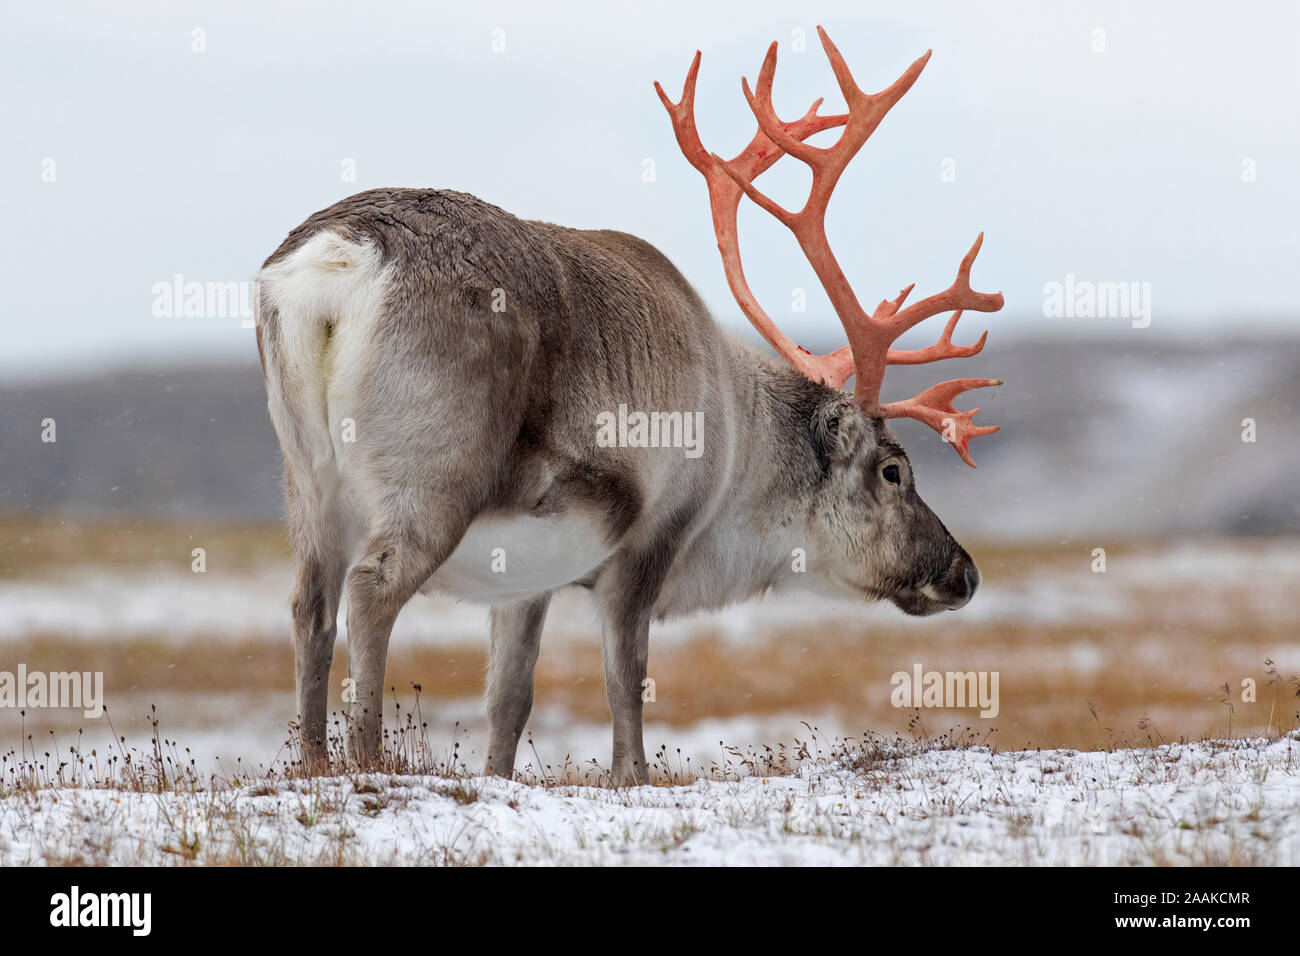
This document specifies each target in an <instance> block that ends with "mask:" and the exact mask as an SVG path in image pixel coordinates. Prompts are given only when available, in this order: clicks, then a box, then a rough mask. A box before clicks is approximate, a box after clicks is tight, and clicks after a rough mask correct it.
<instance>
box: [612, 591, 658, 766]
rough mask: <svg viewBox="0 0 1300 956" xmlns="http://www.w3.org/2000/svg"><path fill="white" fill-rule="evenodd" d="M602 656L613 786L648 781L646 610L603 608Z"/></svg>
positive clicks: (648, 623) (647, 610)
mask: <svg viewBox="0 0 1300 956" xmlns="http://www.w3.org/2000/svg"><path fill="white" fill-rule="evenodd" d="M601 655H602V657H603V659H604V662H605V699H606V700H607V701H608V702H609V714H610V717H611V718H612V719H613V723H614V758H613V763H612V764H611V770H610V774H611V777H612V781H613V784H614V786H616V787H632V786H639V785H641V784H645V783H649V782H650V768H649V765H648V764H647V763H646V759H645V742H644V740H643V739H642V730H641V711H642V701H641V692H642V685H643V683H644V682H645V677H646V668H647V667H648V665H649V660H650V614H649V609H648V608H647V609H645V610H644V611H642V610H641V609H636V608H629V607H628V606H627V605H622V606H618V605H617V604H616V606H615V607H612V608H611V607H608V606H607V607H606V609H605V623H604V634H603V641H602V643H601Z"/></svg>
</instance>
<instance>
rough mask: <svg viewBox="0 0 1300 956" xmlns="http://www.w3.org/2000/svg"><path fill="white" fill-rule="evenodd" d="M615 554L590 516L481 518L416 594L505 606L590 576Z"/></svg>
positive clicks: (599, 524)
mask: <svg viewBox="0 0 1300 956" xmlns="http://www.w3.org/2000/svg"><path fill="white" fill-rule="evenodd" d="M613 550H614V548H613V547H612V546H611V545H610V544H609V543H608V540H607V538H606V534H605V532H604V530H603V528H602V522H601V521H600V520H599V519H598V518H597V517H595V516H594V515H586V514H583V513H581V512H577V513H575V512H572V511H570V512H568V513H566V514H562V515H553V516H546V517H539V516H536V515H530V514H524V513H510V514H501V513H496V514H489V515H483V516H481V517H479V518H477V519H475V521H474V523H473V524H471V525H470V526H469V530H467V531H466V532H465V536H464V537H463V538H461V541H460V544H459V545H458V546H457V547H456V550H455V551H454V552H453V553H452V555H451V557H450V558H448V559H447V560H446V561H445V562H443V564H442V566H441V567H440V568H438V570H437V571H436V572H435V573H434V575H433V577H431V578H429V580H428V581H427V582H425V585H424V587H422V588H421V589H420V590H421V591H424V592H425V593H428V592H430V591H438V592H441V593H443V594H447V595H450V596H451V597H456V598H461V599H462V600H466V601H473V602H475V603H482V604H493V605H500V604H509V603H511V602H513V601H517V600H520V599H522V598H526V597H532V596H533V595H536V594H540V593H542V592H545V591H551V590H554V589H555V588H560V587H564V586H565V585H568V584H572V583H574V582H575V581H578V580H580V579H582V578H584V577H586V576H588V575H589V574H590V573H591V572H592V571H594V570H595V569H596V568H598V567H599V566H600V565H601V564H602V563H603V562H604V561H605V559H606V558H608V557H609V556H610V554H612V553H613Z"/></svg>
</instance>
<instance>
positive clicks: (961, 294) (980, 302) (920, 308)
mask: <svg viewBox="0 0 1300 956" xmlns="http://www.w3.org/2000/svg"><path fill="white" fill-rule="evenodd" d="M983 244H984V233H982V232H981V233H980V234H979V235H978V236H976V237H975V244H974V245H972V246H971V247H970V251H969V252H967V253H966V255H965V257H963V258H962V260H961V266H960V267H959V268H958V269H957V278H956V279H954V280H953V282H952V285H950V286H949V287H948V288H946V289H944V290H943V291H942V292H938V293H935V294H934V295H930V296H926V297H925V298H924V299H922V300H921V301H920V302H913V303H912V304H911V305H909V306H908V307H907V308H905V309H903V310H902V311H901V312H897V313H896V314H894V315H892V316H891V317H890V323H889V324H890V326H891V327H892V328H893V329H894V330H895V331H894V337H895V338H897V337H898V336H899V335H902V334H903V333H904V332H906V331H907V330H908V329H910V328H912V326H914V325H917V324H919V323H921V322H924V321H925V320H926V319H928V318H930V316H932V315H938V314H939V313H940V312H951V311H952V310H954V309H958V310H960V309H972V310H974V311H976V312H996V311H998V309H1000V308H1002V305H1003V299H1002V293H1001V292H976V291H974V290H973V289H972V288H971V287H970V270H971V267H972V266H973V265H974V264H975V257H976V256H977V255H979V251H980V247H981V246H982V245H983Z"/></svg>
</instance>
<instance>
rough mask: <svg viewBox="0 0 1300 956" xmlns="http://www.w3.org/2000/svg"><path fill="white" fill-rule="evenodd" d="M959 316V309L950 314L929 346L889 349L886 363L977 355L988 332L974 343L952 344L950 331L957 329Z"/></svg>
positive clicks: (906, 362)
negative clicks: (937, 337) (945, 323)
mask: <svg viewBox="0 0 1300 956" xmlns="http://www.w3.org/2000/svg"><path fill="white" fill-rule="evenodd" d="M960 318H961V309H958V310H957V311H956V312H954V313H953V314H952V318H950V319H949V320H948V324H947V325H946V326H944V329H943V334H942V335H940V336H939V341H938V342H936V343H934V345H931V346H930V347H929V348H924V349H912V350H908V351H899V350H898V349H890V350H889V355H888V357H886V359H885V364H886V365H925V364H927V363H929V362H938V361H941V360H942V359H950V358H970V357H971V356H972V355H979V354H980V352H982V351H983V350H984V343H985V342H986V341H987V340H988V337H989V333H988V332H987V331H985V333H984V334H983V335H981V336H980V338H979V341H978V342H976V343H975V344H974V345H953V344H952V333H953V332H954V331H956V329H957V320H958V319H960Z"/></svg>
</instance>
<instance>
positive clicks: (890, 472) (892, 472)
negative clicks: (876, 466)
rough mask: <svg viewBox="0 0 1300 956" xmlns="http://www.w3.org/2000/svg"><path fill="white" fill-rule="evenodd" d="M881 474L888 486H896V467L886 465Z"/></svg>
mask: <svg viewBox="0 0 1300 956" xmlns="http://www.w3.org/2000/svg"><path fill="white" fill-rule="evenodd" d="M881 474H883V475H884V476H885V481H888V482H889V483H890V484H894V485H896V484H898V466H897V465H886V466H885V469H884V471H883V472H881Z"/></svg>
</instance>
